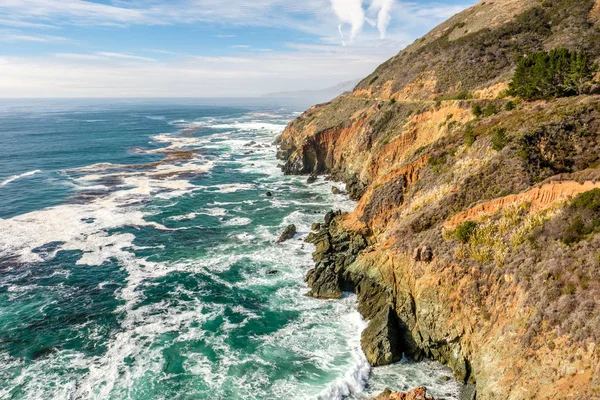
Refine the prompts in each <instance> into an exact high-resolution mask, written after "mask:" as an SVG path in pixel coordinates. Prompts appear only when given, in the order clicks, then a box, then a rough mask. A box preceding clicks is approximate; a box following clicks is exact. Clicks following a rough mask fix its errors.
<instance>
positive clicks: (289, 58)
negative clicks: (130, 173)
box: [0, 0, 476, 98]
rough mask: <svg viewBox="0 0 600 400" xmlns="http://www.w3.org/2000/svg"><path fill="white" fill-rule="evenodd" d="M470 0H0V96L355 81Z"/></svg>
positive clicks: (171, 92)
mask: <svg viewBox="0 0 600 400" xmlns="http://www.w3.org/2000/svg"><path fill="white" fill-rule="evenodd" d="M475 2H476V0H436V1H430V0H420V1H401V0H0V97H3V98H7V97H8V98H11V97H87V98H92V97H253V96H261V95H263V94H265V93H271V92H280V91H295V90H307V89H308V90H318V89H324V88H327V87H329V86H333V85H336V84H338V83H341V82H345V81H350V80H358V79H359V78H361V77H364V76H366V75H368V74H369V73H371V72H372V71H373V70H374V69H375V68H376V67H377V65H379V64H381V63H382V62H383V61H385V60H386V59H388V58H390V57H392V56H393V55H395V54H397V53H398V52H399V51H400V50H401V49H403V48H404V47H406V46H407V45H408V44H410V43H412V42H413V41H414V40H415V39H417V38H419V37H421V36H422V35H424V34H425V33H427V32H428V31H429V30H430V29H431V28H433V27H434V26H436V25H437V24H439V23H441V22H443V21H444V20H446V19H447V18H449V17H450V16H452V15H454V14H456V13H458V12H460V11H461V10H463V9H465V8H467V7H469V6H471V5H473V4H475Z"/></svg>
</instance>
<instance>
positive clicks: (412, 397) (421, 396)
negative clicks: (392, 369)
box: [373, 387, 435, 400]
mask: <svg viewBox="0 0 600 400" xmlns="http://www.w3.org/2000/svg"><path fill="white" fill-rule="evenodd" d="M373 400H435V399H434V398H433V397H431V396H428V395H427V388H425V387H418V388H415V389H413V390H411V391H410V392H406V393H402V392H392V391H390V390H389V389H388V390H385V391H384V392H383V393H381V394H380V395H379V396H377V397H375V398H374V399H373Z"/></svg>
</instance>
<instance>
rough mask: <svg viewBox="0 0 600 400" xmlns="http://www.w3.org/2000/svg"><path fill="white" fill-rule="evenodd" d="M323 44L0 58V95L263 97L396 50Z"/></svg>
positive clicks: (359, 69)
mask: <svg viewBox="0 0 600 400" xmlns="http://www.w3.org/2000/svg"><path fill="white" fill-rule="evenodd" d="M332 47H333V46H332ZM339 48H340V47H339V46H338V49H339ZM319 50H320V49H301V48H298V49H294V50H291V51H289V52H266V53H260V54H258V53H257V54H254V55H246V56H244V57H206V56H186V57H179V58H177V59H175V60H170V61H168V62H165V61H156V62H147V61H143V60H136V59H129V58H122V57H107V56H106V55H101V54H102V53H90V54H77V53H72V54H69V53H63V54H57V55H55V56H54V57H0V93H2V95H3V97H219V96H222V97H240V96H259V95H262V94H264V93H269V92H279V91H283V90H303V89H322V88H325V87H330V86H333V85H335V84H337V83H339V82H343V81H348V80H353V79H357V78H360V77H362V76H364V75H366V74H368V73H370V72H371V71H372V69H373V68H374V66H375V65H377V64H379V63H381V62H382V61H384V60H385V59H386V58H387V57H388V55H389V51H390V49H384V48H382V49H379V51H377V50H376V49H375V48H374V47H370V46H367V47H365V48H364V49H363V48H360V49H359V51H358V52H353V53H344V52H341V51H340V52H336V53H333V52H325V51H319ZM65 71H69V73H68V74H65Z"/></svg>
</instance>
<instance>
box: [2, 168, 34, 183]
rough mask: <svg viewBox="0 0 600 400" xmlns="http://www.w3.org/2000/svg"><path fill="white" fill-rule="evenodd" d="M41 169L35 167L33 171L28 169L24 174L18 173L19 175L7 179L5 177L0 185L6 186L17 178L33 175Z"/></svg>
mask: <svg viewBox="0 0 600 400" xmlns="http://www.w3.org/2000/svg"><path fill="white" fill-rule="evenodd" d="M40 172H42V171H40V170H39V169H36V170H35V171H29V172H25V173H24V174H20V175H13V176H11V177H10V178H8V179H5V180H4V181H2V182H0V187H2V186H6V185H8V184H9V183H11V182H14V181H16V180H17V179H21V178H25V177H27V176H32V175H35V174H37V173H40Z"/></svg>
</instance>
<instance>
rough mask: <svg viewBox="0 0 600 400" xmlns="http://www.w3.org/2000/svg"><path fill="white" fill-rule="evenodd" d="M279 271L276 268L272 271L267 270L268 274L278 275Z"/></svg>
mask: <svg viewBox="0 0 600 400" xmlns="http://www.w3.org/2000/svg"><path fill="white" fill-rule="evenodd" d="M278 273H279V271H277V270H276V269H273V270H271V271H267V275H277V274H278Z"/></svg>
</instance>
